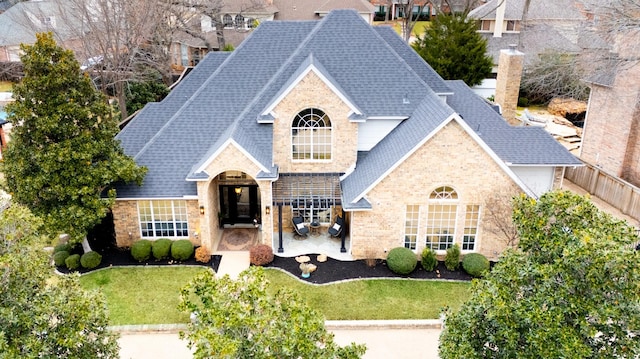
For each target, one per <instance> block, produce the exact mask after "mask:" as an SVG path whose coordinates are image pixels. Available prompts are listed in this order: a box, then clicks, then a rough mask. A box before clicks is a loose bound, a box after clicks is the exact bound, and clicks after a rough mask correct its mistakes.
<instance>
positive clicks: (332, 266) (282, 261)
mask: <svg viewBox="0 0 640 359" xmlns="http://www.w3.org/2000/svg"><path fill="white" fill-rule="evenodd" d="M98 251H99V253H100V254H101V255H102V262H101V263H100V265H99V266H98V267H97V268H96V269H100V268H108V267H116V266H145V265H148V266H179V265H199V266H205V267H211V268H212V269H213V270H214V271H216V272H217V271H218V267H219V265H220V260H221V259H222V256H220V255H213V256H211V257H212V258H211V261H210V262H209V263H202V262H198V261H196V260H195V259H194V258H191V259H189V260H187V261H181V262H178V261H176V260H172V259H163V260H156V259H154V258H151V259H149V260H147V261H144V262H138V261H136V260H135V259H134V258H133V257H132V256H131V253H130V251H129V250H126V249H118V248H115V249H114V248H108V249H102V250H98ZM309 258H311V262H310V263H313V264H315V265H316V266H318V268H317V269H316V270H315V271H314V272H313V273H311V276H310V277H309V278H302V277H301V276H300V274H301V271H300V263H298V262H297V261H296V260H295V258H293V257H291V258H288V257H278V256H275V257H274V260H273V262H271V263H270V264H268V265H267V266H265V267H271V268H279V269H281V270H284V271H286V272H289V273H290V274H291V275H292V276H294V277H297V278H299V279H300V280H302V281H305V282H308V283H315V284H326V283H332V282H337V281H342V280H348V279H371V278H409V279H445V280H464V281H469V280H471V279H472V277H471V276H470V275H468V274H467V273H466V272H465V271H464V270H462V268H460V269H459V270H456V271H450V270H448V269H447V268H446V267H445V266H444V262H438V266H437V267H436V270H435V271H433V272H427V271H425V270H424V269H423V268H422V267H421V266H420V262H418V265H417V266H416V269H415V270H414V271H413V272H411V273H410V274H408V275H400V274H396V273H393V272H392V271H391V270H390V269H389V268H388V267H387V265H386V262H385V261H383V260H377V261H376V263H375V266H369V265H367V263H366V262H365V261H364V260H355V261H339V260H336V259H332V258H327V261H326V262H318V259H317V258H318V255H317V254H310V255H309ZM96 269H93V270H96ZM58 271H59V272H61V273H69V270H68V269H66V268H60V267H59V268H58ZM90 271H91V270H87V269H80V270H79V272H80V273H86V272H90Z"/></svg>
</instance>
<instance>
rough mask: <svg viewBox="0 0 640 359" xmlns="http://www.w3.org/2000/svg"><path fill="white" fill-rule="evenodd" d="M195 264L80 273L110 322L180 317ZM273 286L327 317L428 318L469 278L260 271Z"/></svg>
mask: <svg viewBox="0 0 640 359" xmlns="http://www.w3.org/2000/svg"><path fill="white" fill-rule="evenodd" d="M203 270H208V269H206V268H197V267H125V268H123V267H120V268H110V269H105V270H101V271H96V272H92V273H89V274H86V275H83V276H82V277H81V279H80V281H81V283H82V286H83V287H84V288H85V289H96V288H100V289H101V290H102V292H103V293H104V294H105V296H106V298H107V304H108V306H109V316H110V321H111V324H112V325H130V324H167V323H186V322H187V321H188V319H189V318H188V315H187V314H184V313H180V312H179V311H178V310H177V305H178V298H179V293H180V288H181V287H183V286H184V285H185V284H186V283H187V282H189V281H190V280H191V279H192V278H193V277H194V276H195V275H196V273H199V272H200V271H203ZM265 273H266V276H267V278H268V279H269V281H270V282H271V285H272V287H273V289H275V288H280V287H283V286H286V287H288V288H291V289H293V290H295V291H297V292H298V293H300V294H301V295H302V297H303V298H305V299H306V300H307V303H309V305H310V306H311V307H313V308H315V309H317V310H318V311H320V312H321V313H323V314H324V316H325V318H326V319H329V320H345V319H434V318H438V316H439V313H440V309H441V308H442V307H443V306H445V305H446V306H449V307H451V308H453V309H457V308H459V307H460V305H461V304H462V302H463V301H464V299H465V298H466V297H467V291H468V289H469V286H470V283H468V282H445V281H417V280H398V279H371V280H360V281H352V282H346V283H337V284H329V285H322V286H315V285H309V284H305V283H302V282H300V281H298V280H296V279H294V278H292V277H291V276H289V275H287V274H285V273H283V272H281V271H278V270H275V269H267V270H266V271H265Z"/></svg>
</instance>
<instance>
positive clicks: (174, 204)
mask: <svg viewBox="0 0 640 359" xmlns="http://www.w3.org/2000/svg"><path fill="white" fill-rule="evenodd" d="M138 218H139V219H140V233H141V235H142V237H143V238H152V237H188V236H189V226H188V220H187V203H186V202H185V201H171V200H159V201H138Z"/></svg>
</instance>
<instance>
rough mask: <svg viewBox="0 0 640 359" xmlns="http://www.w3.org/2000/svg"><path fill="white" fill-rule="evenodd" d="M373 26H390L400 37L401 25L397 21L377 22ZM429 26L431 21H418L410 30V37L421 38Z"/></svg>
mask: <svg viewBox="0 0 640 359" xmlns="http://www.w3.org/2000/svg"><path fill="white" fill-rule="evenodd" d="M374 25H376V26H378V25H380V26H391V27H392V28H393V29H394V30H395V32H396V33H398V35H402V25H401V24H400V22H399V21H394V22H385V21H377V22H375V23H374ZM429 26H431V21H418V22H416V24H415V25H414V27H413V30H411V35H412V36H415V37H418V36H422V34H423V33H424V31H425V29H427V28H428V27H429Z"/></svg>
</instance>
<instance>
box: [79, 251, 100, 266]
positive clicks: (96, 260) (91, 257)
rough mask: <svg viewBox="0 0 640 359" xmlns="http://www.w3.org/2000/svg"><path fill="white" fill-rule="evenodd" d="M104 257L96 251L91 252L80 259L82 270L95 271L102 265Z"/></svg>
mask: <svg viewBox="0 0 640 359" xmlns="http://www.w3.org/2000/svg"><path fill="white" fill-rule="evenodd" d="M100 262H102V256H101V255H100V253H98V252H96V251H89V252H87V253H85V254H83V255H82V256H81V257H80V265H81V266H82V268H87V269H93V268H95V267H97V266H99V265H100Z"/></svg>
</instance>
